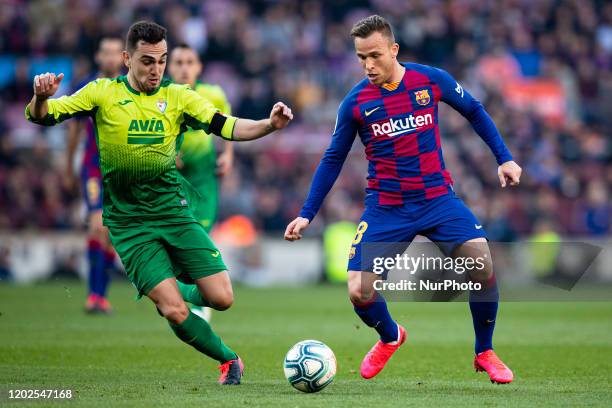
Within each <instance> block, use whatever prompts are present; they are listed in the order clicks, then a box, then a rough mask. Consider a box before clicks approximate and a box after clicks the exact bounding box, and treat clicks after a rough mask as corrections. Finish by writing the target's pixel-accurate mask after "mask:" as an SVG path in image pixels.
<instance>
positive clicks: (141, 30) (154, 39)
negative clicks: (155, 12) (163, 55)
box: [125, 21, 166, 53]
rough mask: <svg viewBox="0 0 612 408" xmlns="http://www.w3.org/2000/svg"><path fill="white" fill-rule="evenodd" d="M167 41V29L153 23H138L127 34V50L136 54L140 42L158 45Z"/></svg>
mask: <svg viewBox="0 0 612 408" xmlns="http://www.w3.org/2000/svg"><path fill="white" fill-rule="evenodd" d="M165 39H166V29H165V28H164V27H162V26H160V25H159V24H157V23H154V22H152V21H138V22H136V23H134V24H132V25H131V26H130V29H129V30H128V33H127V40H126V42H125V48H127V50H128V52H129V53H132V52H134V50H135V49H136V48H137V47H138V42H139V41H144V42H146V43H149V44H157V43H158V42H160V41H162V40H165Z"/></svg>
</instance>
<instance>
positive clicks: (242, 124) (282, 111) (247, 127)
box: [232, 102, 293, 141]
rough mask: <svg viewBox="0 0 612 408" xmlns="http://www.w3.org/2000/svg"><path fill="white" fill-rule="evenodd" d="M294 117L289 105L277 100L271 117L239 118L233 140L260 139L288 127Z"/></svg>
mask: <svg viewBox="0 0 612 408" xmlns="http://www.w3.org/2000/svg"><path fill="white" fill-rule="evenodd" d="M292 119H293V113H292V112H291V109H289V107H288V106H287V105H285V104H284V103H282V102H277V103H276V104H274V106H273V107H272V111H271V112H270V117H269V118H268V119H262V120H251V119H238V120H237V121H236V125H235V126H234V133H233V135H232V140H239V141H242V140H254V139H259V138H260V137H263V136H265V135H267V134H270V133H272V132H274V131H275V130H278V129H282V128H284V127H286V126H287V125H288V124H289V122H290V121H291V120H292Z"/></svg>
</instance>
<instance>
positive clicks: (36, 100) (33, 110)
mask: <svg viewBox="0 0 612 408" xmlns="http://www.w3.org/2000/svg"><path fill="white" fill-rule="evenodd" d="M63 78H64V74H59V75H57V76H56V75H55V74H54V73H52V72H47V73H45V74H41V75H36V76H35V77H34V97H33V98H32V100H31V101H30V104H29V105H28V106H29V109H30V114H31V115H32V118H34V119H43V118H44V117H45V116H47V113H48V112H49V105H48V104H47V99H49V98H50V97H51V96H53V95H55V92H57V89H58V88H59V85H60V83H61V82H62V79H63Z"/></svg>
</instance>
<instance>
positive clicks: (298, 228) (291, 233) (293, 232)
mask: <svg viewBox="0 0 612 408" xmlns="http://www.w3.org/2000/svg"><path fill="white" fill-rule="evenodd" d="M308 224H310V221H308V219H307V218H303V217H297V218H296V219H295V220H293V221H291V222H290V223H289V225H287V229H286V230H285V239H286V240H287V241H297V240H298V239H300V238H302V234H301V232H302V231H303V230H304V229H306V227H308Z"/></svg>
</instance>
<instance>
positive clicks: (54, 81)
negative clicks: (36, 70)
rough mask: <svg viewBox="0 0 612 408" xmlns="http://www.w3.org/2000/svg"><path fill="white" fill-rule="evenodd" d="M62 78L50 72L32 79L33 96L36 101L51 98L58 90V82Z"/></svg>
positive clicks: (60, 75) (62, 75) (62, 76)
mask: <svg viewBox="0 0 612 408" xmlns="http://www.w3.org/2000/svg"><path fill="white" fill-rule="evenodd" d="M63 78H64V74H59V75H57V76H56V75H55V74H54V73H52V72H47V73H45V74H41V75H36V76H35V77H34V95H36V98H38V99H47V98H48V97H50V96H53V95H54V94H55V92H57V88H59V85H60V82H62V79H63Z"/></svg>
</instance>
